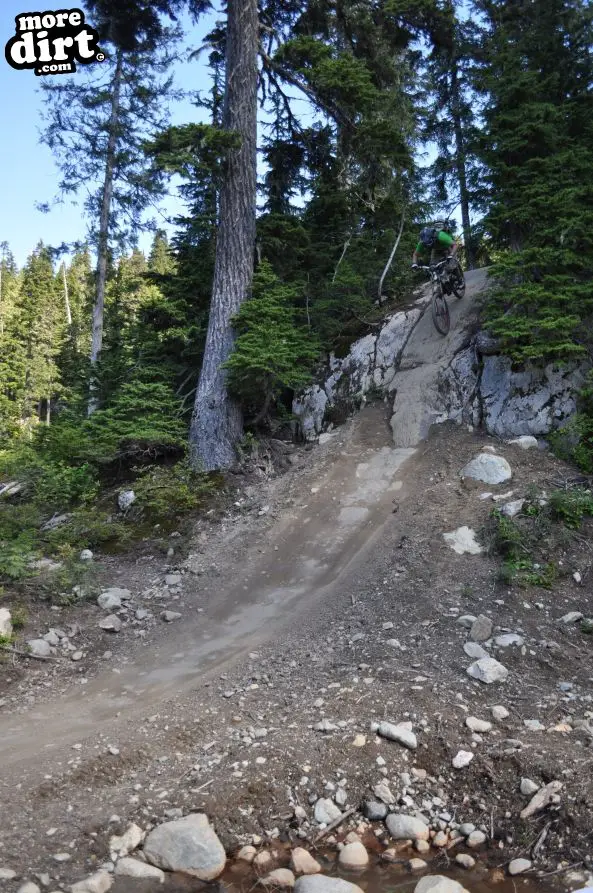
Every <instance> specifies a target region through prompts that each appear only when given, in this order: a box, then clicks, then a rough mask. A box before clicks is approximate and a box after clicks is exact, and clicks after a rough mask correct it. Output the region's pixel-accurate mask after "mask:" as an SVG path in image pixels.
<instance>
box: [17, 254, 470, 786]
mask: <svg viewBox="0 0 593 893" xmlns="http://www.w3.org/2000/svg"><path fill="white" fill-rule="evenodd" d="M484 281H485V271H482V270H478V271H474V272H472V273H469V274H468V276H467V282H468V287H467V293H466V297H465V298H464V299H463V300H462V301H455V302H454V303H453V302H452V303H451V318H452V319H451V332H450V333H449V335H448V336H447V337H445V338H443V337H442V336H440V335H439V334H438V333H437V332H436V330H435V329H434V326H433V324H432V319H431V314H430V307H428V308H427V311H426V312H425V313H424V315H423V317H422V318H421V320H420V321H419V323H418V325H417V326H416V329H415V331H414V333H413V334H412V336H411V338H410V341H409V342H408V345H407V347H406V350H405V352H404V355H403V360H402V367H403V369H404V370H411V371H402V372H400V373H399V374H398V377H397V397H396V404H395V416H394V420H395V421H394V420H392V427H394V428H395V430H396V431H397V435H398V436H397V440H398V446H397V447H396V448H394V446H393V440H392V437H391V436H390V431H389V427H388V425H387V424H386V422H385V419H384V412H383V410H382V409H381V408H375V409H372V408H369V409H368V410H366V411H365V412H364V413H362V414H360V415H359V416H357V417H356V418H355V419H353V420H352V421H351V422H350V423H349V424H348V425H347V426H345V428H344V429H342V430H341V431H340V432H338V434H337V435H335V436H336V437H338V438H339V439H340V441H341V442H342V443H341V446H342V448H341V449H340V450H339V453H338V455H337V456H336V455H334V457H333V461H332V462H331V463H330V464H328V465H327V466H326V467H324V465H323V463H322V464H321V468H320V470H319V473H318V477H317V478H316V479H315V480H314V482H313V485H312V486H310V487H309V492H307V493H305V494H302V499H301V502H300V505H299V506H298V507H297V508H296V510H295V509H294V508H289V509H284V510H283V511H282V512H281V514H280V516H279V517H278V519H277V521H276V523H275V524H274V526H273V527H272V529H271V530H270V531H269V539H268V541H267V543H266V545H265V550H264V553H263V554H262V550H261V549H257V548H252V549H248V550H244V551H245V563H239V562H237V565H238V566H237V567H236V568H235V573H234V575H233V576H234V580H232V582H230V583H229V584H228V585H227V586H224V585H223V586H222V587H221V589H220V591H219V592H218V593H217V596H216V598H215V599H213V600H212V604H211V607H210V608H209V609H208V612H207V614H206V615H204V614H194V615H193V616H192V618H191V619H190V620H187V618H184V620H183V625H173V626H171V627H170V628H169V629H168V630H167V632H166V633H164V634H162V635H160V636H159V639H158V640H157V641H155V642H154V643H153V644H152V647H150V648H149V649H144V651H140V652H138V654H137V655H136V656H135V657H134V659H133V660H132V661H131V662H130V663H129V664H128V665H127V666H124V667H123V668H122V669H121V670H120V671H119V672H118V674H117V675H115V674H114V673H113V671H112V669H111V668H109V669H106V670H103V671H101V672H100V673H99V674H98V675H97V676H96V677H95V678H93V679H91V680H90V681H89V684H87V685H86V686H77V687H75V688H74V690H73V691H71V692H70V693H67V694H66V695H65V696H63V697H62V698H61V699H60V700H59V701H55V700H51V701H49V702H48V703H47V704H45V705H42V706H40V707H35V708H34V709H32V710H31V711H29V712H28V713H26V714H24V715H21V716H17V715H14V714H13V715H9V716H5V717H1V718H0V765H2V767H3V770H4V771H6V770H7V769H10V770H11V771H13V770H14V768H15V767H16V766H18V765H20V766H23V765H24V764H26V763H30V762H31V761H35V759H36V758H37V756H38V755H40V754H43V755H44V756H45V757H49V756H50V755H51V753H52V751H54V750H56V751H58V750H59V749H60V748H61V747H63V745H65V744H68V743H71V742H73V741H77V740H79V739H81V738H82V737H84V736H89V735H91V734H93V732H94V731H95V730H99V729H100V730H104V729H105V728H106V727H108V726H113V725H114V724H117V721H118V716H119V714H120V713H121V712H123V713H125V717H126V720H127V721H129V720H130V719H133V717H134V716H140V715H143V714H145V713H146V712H147V711H149V710H150V708H151V706H158V704H159V703H161V702H162V701H164V700H165V699H166V698H167V697H169V696H171V695H173V694H180V693H183V691H185V690H187V689H188V688H189V689H190V688H191V687H192V686H194V685H195V683H196V682H197V681H200V682H201V681H203V679H204V677H205V674H207V673H209V672H210V673H211V672H213V671H215V670H216V671H218V672H220V668H221V666H222V665H223V664H225V663H226V662H228V661H229V660H231V659H233V658H235V657H237V656H238V655H239V654H246V653H247V652H248V651H249V650H253V649H254V648H256V647H257V646H258V644H259V643H261V642H262V641H265V640H268V639H270V638H272V636H273V635H274V633H275V632H277V631H278V630H279V628H281V627H282V626H283V625H286V624H287V623H288V622H289V621H290V619H291V618H293V617H294V616H295V615H298V614H299V613H300V612H303V611H306V610H307V608H308V606H309V605H311V604H313V603H317V602H319V601H321V600H323V599H324V598H326V597H329V596H330V594H331V590H332V589H335V587H336V586H338V585H339V583H340V580H341V579H343V578H344V577H346V576H347V575H348V574H349V573H350V572H351V570H352V565H353V564H354V563H355V562H356V561H357V560H358V559H359V558H360V556H361V554H362V553H363V552H364V551H365V550H366V549H367V548H368V547H370V545H371V544H372V542H373V541H374V540H375V539H376V538H377V537H378V536H380V534H381V530H382V527H383V526H384V524H385V522H386V519H388V518H389V516H390V512H391V507H392V506H391V503H392V502H393V499H394V496H395V495H396V494H398V498H400V499H401V498H402V496H403V493H402V488H403V482H404V467H403V466H404V464H405V463H406V462H408V463H409V462H410V461H411V459H412V456H413V454H414V449H413V447H414V446H415V444H416V443H418V441H419V440H420V439H421V438H422V437H423V436H425V435H426V434H427V433H428V429H429V427H430V424H431V422H432V421H434V416H435V413H437V410H436V408H435V398H436V395H435V393H434V391H435V386H434V381H435V379H436V376H437V374H438V371H439V370H440V369H442V368H444V367H445V366H446V364H447V363H448V362H450V360H451V358H452V356H453V355H454V354H455V352H456V351H457V350H458V349H459V345H460V344H462V343H463V341H464V339H465V338H466V335H465V328H464V323H466V321H467V319H468V318H469V316H470V315H471V311H472V306H473V303H474V301H473V299H474V298H475V296H476V294H478V293H479V291H480V289H481V288H482V287H483V284H484ZM429 398H430V399H429ZM425 401H426V404H425ZM334 454H335V450H334ZM230 560H231V561H233V560H236V556H232V555H231V556H230ZM187 595H188V598H187V601H191V596H192V594H191V591H190V592H188V593H187Z"/></svg>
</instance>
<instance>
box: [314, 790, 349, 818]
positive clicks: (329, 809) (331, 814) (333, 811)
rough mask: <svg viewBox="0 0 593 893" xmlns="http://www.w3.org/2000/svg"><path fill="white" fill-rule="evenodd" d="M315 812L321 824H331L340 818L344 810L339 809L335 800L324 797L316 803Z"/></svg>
mask: <svg viewBox="0 0 593 893" xmlns="http://www.w3.org/2000/svg"><path fill="white" fill-rule="evenodd" d="M314 814H315V821H316V822H319V824H320V825H329V824H330V823H331V822H334V821H335V820H336V819H339V818H340V816H341V815H342V812H341V810H340V809H338V807H337V806H336V804H335V803H334V802H333V800H328V799H325V798H323V797H322V798H320V799H319V800H318V801H317V802H316V804H315V810H314Z"/></svg>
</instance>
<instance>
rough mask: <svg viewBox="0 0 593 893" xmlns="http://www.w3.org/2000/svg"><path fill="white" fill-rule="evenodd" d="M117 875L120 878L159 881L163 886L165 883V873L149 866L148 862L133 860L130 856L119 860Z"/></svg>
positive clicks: (116, 868) (116, 867)
mask: <svg viewBox="0 0 593 893" xmlns="http://www.w3.org/2000/svg"><path fill="white" fill-rule="evenodd" d="M115 874H116V875H117V876H119V877H133V878H141V879H142V880H155V881H159V883H161V884H164V883H165V872H164V871H161V869H160V868H156V866H154V865H148V863H147V862H142V861H141V859H131V858H130V857H129V856H125V857H124V858H123V859H118V861H117V864H116V866H115Z"/></svg>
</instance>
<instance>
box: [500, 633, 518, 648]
mask: <svg viewBox="0 0 593 893" xmlns="http://www.w3.org/2000/svg"><path fill="white" fill-rule="evenodd" d="M524 642H525V639H524V638H523V636H519V635H517V633H503V635H502V636H497V637H496V638H495V640H494V643H495V644H496V645H498V647H499V648H510V647H511V646H512V645H516V646H517V648H520V647H521V645H523V644H524Z"/></svg>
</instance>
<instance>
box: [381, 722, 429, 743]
mask: <svg viewBox="0 0 593 893" xmlns="http://www.w3.org/2000/svg"><path fill="white" fill-rule="evenodd" d="M371 732H376V733H377V734H378V735H380V736H381V737H382V738H387V739H388V740H389V741H397V743H398V744H402V745H403V746H404V747H407V748H409V749H410V750H416V748H417V747H418V741H417V739H416V735H415V734H414V733H413V732H412V731H410V729H408V728H406V727H405V726H404V725H403V724H400V725H396V724H395V723H392V722H372V723H371Z"/></svg>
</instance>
